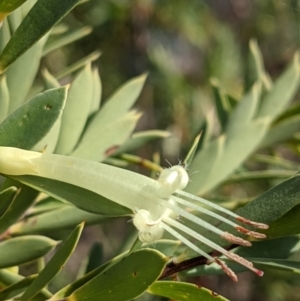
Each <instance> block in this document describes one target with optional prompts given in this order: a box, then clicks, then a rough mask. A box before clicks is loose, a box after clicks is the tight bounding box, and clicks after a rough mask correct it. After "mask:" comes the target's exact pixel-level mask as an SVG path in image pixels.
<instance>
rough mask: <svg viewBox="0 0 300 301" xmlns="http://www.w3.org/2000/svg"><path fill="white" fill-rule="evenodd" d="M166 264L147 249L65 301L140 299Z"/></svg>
mask: <svg viewBox="0 0 300 301" xmlns="http://www.w3.org/2000/svg"><path fill="white" fill-rule="evenodd" d="M166 262H167V260H166V258H165V257H164V256H163V255H162V254H161V253H159V252H157V251H155V250H150V249H143V250H138V251H136V252H133V253H130V254H129V255H127V256H126V257H125V258H123V259H122V260H121V261H119V262H118V263H116V264H115V265H113V266H111V267H110V268H108V269H107V270H105V271H104V272H103V273H101V274H99V275H97V276H95V277H94V278H93V279H92V280H90V281H89V282H87V283H86V284H85V285H83V286H82V287H80V288H79V289H77V290H76V291H74V292H73V294H72V295H71V296H69V297H67V298H66V299H65V301H85V300H89V301H102V300H103V301H125V300H131V299H134V298H136V297H138V296H139V295H141V294H142V293H143V292H144V291H145V290H146V289H147V288H148V287H149V286H150V285H151V284H152V283H153V282H154V281H155V280H156V279H157V278H158V277H159V275H160V273H161V272H162V270H163V268H164V266H165V264H166Z"/></svg>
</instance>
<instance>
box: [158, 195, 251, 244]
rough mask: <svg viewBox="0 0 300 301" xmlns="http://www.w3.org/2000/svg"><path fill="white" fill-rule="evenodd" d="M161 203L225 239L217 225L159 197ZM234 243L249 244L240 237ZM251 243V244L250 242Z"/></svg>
mask: <svg viewBox="0 0 300 301" xmlns="http://www.w3.org/2000/svg"><path fill="white" fill-rule="evenodd" d="M160 202H161V203H163V204H164V205H165V207H167V208H169V209H171V210H173V211H174V212H176V213H178V214H179V215H180V216H183V217H185V218H187V219H189V220H190V221H192V222H194V223H195V224H197V225H199V226H201V227H203V228H206V229H207V230H209V231H212V232H214V233H216V234H218V235H220V236H221V237H222V238H224V239H226V240H227V237H228V236H227V235H226V233H225V232H224V231H222V230H220V229H218V228H217V227H215V226H213V225H211V224H209V223H208V222H206V221H204V220H202V219H201V218H199V217H197V216H195V215H193V214H191V213H189V212H187V211H185V210H183V209H182V208H180V207H178V206H175V205H173V204H170V203H169V202H168V201H166V200H164V199H161V200H160ZM229 241H230V242H232V237H230V240H229ZM234 243H236V244H241V245H244V246H246V245H247V246H249V242H248V241H246V240H243V239H242V238H241V239H240V238H239V239H237V240H236V241H235V242H234ZM250 245H251V244H250Z"/></svg>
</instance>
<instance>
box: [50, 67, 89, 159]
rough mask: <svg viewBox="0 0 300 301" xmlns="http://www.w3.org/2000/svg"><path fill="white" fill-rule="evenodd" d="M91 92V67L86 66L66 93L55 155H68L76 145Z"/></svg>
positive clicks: (84, 122)
mask: <svg viewBox="0 0 300 301" xmlns="http://www.w3.org/2000/svg"><path fill="white" fill-rule="evenodd" d="M92 92H93V75H92V70H91V65H90V64H88V65H87V66H86V67H85V68H84V69H83V70H82V71H81V72H80V73H79V74H78V75H77V76H76V78H75V79H74V81H73V82H72V84H71V87H70V90H69V92H68V98H67V101H66V106H65V108H64V111H63V115H62V119H61V129H60V135H59V139H58V142H57V147H56V150H55V152H56V153H59V154H70V153H71V152H72V150H73V149H74V147H75V145H76V144H77V142H78V140H79V138H80V136H81V134H82V131H83V129H84V126H85V124H86V121H87V118H88V115H89V111H90V105H91V101H92ZM83 99H84V102H83V101H82V100H83Z"/></svg>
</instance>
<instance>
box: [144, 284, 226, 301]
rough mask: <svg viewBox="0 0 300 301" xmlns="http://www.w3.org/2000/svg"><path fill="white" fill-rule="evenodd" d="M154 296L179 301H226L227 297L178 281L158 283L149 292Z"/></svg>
mask: <svg viewBox="0 0 300 301" xmlns="http://www.w3.org/2000/svg"><path fill="white" fill-rule="evenodd" d="M147 291H148V292H149V293H152V294H154V295H158V296H163V297H166V298H169V299H172V300H177V301H186V300H188V301H199V300H201V301H218V300H220V301H221V300H223V301H226V300H228V299H226V298H225V297H222V296H220V295H219V294H217V293H215V292H213V291H211V290H208V289H206V288H203V287H199V286H197V285H195V284H190V283H185V282H178V281H156V282H154V283H153V284H152V285H151V286H150V288H149V289H148V290H147Z"/></svg>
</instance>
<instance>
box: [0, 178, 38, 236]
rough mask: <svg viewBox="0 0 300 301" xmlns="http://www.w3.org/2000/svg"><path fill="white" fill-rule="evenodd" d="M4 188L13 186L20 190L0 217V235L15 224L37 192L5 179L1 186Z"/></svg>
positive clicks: (31, 202)
mask: <svg viewBox="0 0 300 301" xmlns="http://www.w3.org/2000/svg"><path fill="white" fill-rule="evenodd" d="M3 186H4V187H3V189H5V187H11V186H15V187H18V188H19V189H20V192H19V193H18V195H17V196H16V197H15V198H14V199H13V201H12V202H11V203H9V204H8V203H6V204H4V205H7V207H6V210H5V212H3V213H2V215H1V217H0V234H2V233H3V232H4V231H6V230H7V229H8V228H9V227H10V226H11V225H13V224H14V223H16V222H17V221H18V220H19V218H20V217H21V216H22V215H23V214H24V212H26V210H27V209H28V208H29V207H30V206H31V205H32V204H33V202H34V199H35V197H36V196H37V191H35V190H34V189H32V188H30V187H27V186H24V185H20V184H19V183H18V182H15V181H12V180H10V179H6V180H5V182H4V185H3ZM1 209H4V208H3V207H2V208H1Z"/></svg>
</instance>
